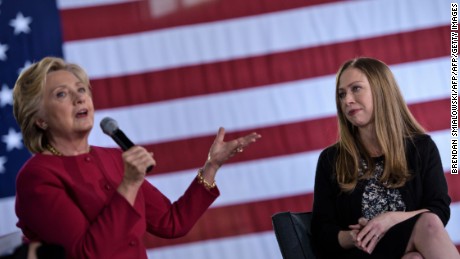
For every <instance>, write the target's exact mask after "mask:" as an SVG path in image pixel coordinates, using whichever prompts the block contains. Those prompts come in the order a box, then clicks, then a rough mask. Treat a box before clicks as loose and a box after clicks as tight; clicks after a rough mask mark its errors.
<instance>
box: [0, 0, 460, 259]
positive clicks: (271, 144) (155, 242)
mask: <svg viewBox="0 0 460 259" xmlns="http://www.w3.org/2000/svg"><path fill="white" fill-rule="evenodd" d="M25 2H28V3H27V6H26V5H25ZM35 2H36V1H23V0H21V1H12V0H3V1H1V2H0V3H1V4H0V76H1V77H0V85H1V87H2V88H1V92H0V93H1V94H0V98H1V99H0V105H1V116H2V117H1V123H2V124H1V131H0V134H1V138H2V139H1V140H2V141H1V142H0V152H1V153H0V180H1V181H0V188H1V189H0V194H1V199H0V211H1V212H0V213H1V214H2V215H0V217H1V218H2V220H1V221H2V222H0V235H1V234H5V233H8V232H11V231H14V230H15V227H14V224H15V220H16V219H15V216H14V177H15V175H16V172H17V169H18V167H19V166H18V165H20V164H21V163H22V162H23V161H24V159H25V158H26V157H27V156H28V153H27V151H25V148H24V146H23V145H21V144H20V138H21V137H20V135H17V133H18V127H17V126H16V125H15V124H14V123H13V117H12V114H11V99H10V98H11V97H10V92H11V88H12V87H13V84H14V80H15V77H17V72H18V69H20V67H23V66H24V65H25V64H26V61H33V60H37V59H39V58H40V57H42V56H44V55H55V56H61V55H62V56H63V57H64V58H65V59H67V60H68V61H70V62H74V63H77V64H79V65H81V66H82V67H83V68H85V69H86V71H87V72H88V74H89V75H90V79H91V84H92V87H93V96H94V103H95V107H96V109H97V110H96V115H95V125H96V127H95V128H94V129H93V131H92V133H91V136H90V142H91V144H93V145H99V146H116V144H115V143H113V141H112V140H111V139H110V138H109V137H107V136H106V135H104V134H103V133H102V131H101V130H100V129H99V128H98V127H97V124H98V123H99V122H100V120H101V119H102V118H104V117H106V116H110V117H112V118H114V119H116V120H117V121H118V124H119V126H120V128H121V129H122V130H123V131H124V132H125V133H126V135H128V136H129V137H130V138H131V139H132V141H133V142H134V143H137V144H140V145H143V146H145V147H146V148H148V149H149V150H151V151H153V152H154V154H155V159H156V161H157V163H158V165H157V166H156V168H155V169H154V172H153V173H152V174H151V175H149V177H148V180H149V181H150V182H151V183H152V184H154V185H155V186H157V187H158V188H159V189H160V190H161V191H162V192H164V193H165V194H166V195H167V196H168V197H169V198H170V199H171V200H175V199H177V198H178V197H179V196H180V195H181V194H182V192H183V191H184V190H185V188H186V187H187V186H188V184H189V183H190V181H191V180H192V179H193V178H194V177H195V176H196V172H197V169H198V168H199V167H200V166H202V165H203V164H204V162H205V160H206V156H207V151H208V148H209V146H210V145H211V143H212V141H213V139H214V136H215V134H216V133H217V129H218V127H219V126H223V127H225V128H226V131H227V135H226V138H233V137H237V136H241V135H244V134H247V133H249V132H252V131H257V132H259V133H261V134H262V136H263V138H262V139H261V140H260V141H258V143H257V144H256V145H254V146H251V147H249V148H247V149H246V150H245V151H244V152H243V153H241V154H238V156H236V157H234V158H232V159H231V160H230V161H228V163H227V164H225V165H224V166H223V167H222V168H221V169H220V170H219V173H218V175H217V179H216V180H217V185H218V186H219V188H220V190H221V197H219V199H218V200H217V201H216V202H215V204H214V205H213V206H212V207H211V208H210V209H209V210H208V211H207V212H206V213H205V215H204V216H203V217H202V219H200V220H199V222H198V223H197V225H196V226H195V227H194V228H193V229H192V231H191V232H190V233H189V234H188V235H187V236H185V237H183V238H179V239H171V240H167V239H160V238H157V237H153V236H151V235H146V237H145V242H146V243H147V245H148V247H149V250H148V254H149V257H150V258H215V257H219V258H221V257H222V258H235V259H236V258H238V259H246V258H247V259H249V258H251V259H252V258H281V254H280V252H279V249H278V245H277V243H276V239H275V236H274V233H273V231H272V225H271V215H273V214H274V213H277V212H280V211H288V210H289V211H308V210H311V205H312V199H313V195H312V191H313V183H314V175H315V167H316V162H317V159H318V155H319V152H320V151H321V150H322V149H324V148H325V147H327V146H328V145H330V144H332V143H334V141H336V139H337V121H336V116H335V114H336V107H335V100H334V84H335V72H336V71H337V69H338V68H339V66H340V65H341V64H342V62H344V61H345V60H347V59H350V58H353V57H357V56H371V57H375V58H378V59H381V60H382V61H384V62H386V63H387V64H388V65H390V67H391V68H392V70H393V72H394V73H395V76H396V78H397V80H398V83H399V85H400V88H401V90H402V92H403V95H404V98H405V99H406V101H407V102H408V104H409V107H410V109H411V111H412V112H413V113H414V116H415V117H416V118H417V119H418V120H419V122H420V123H421V124H422V125H423V126H424V127H425V128H426V129H427V131H428V132H429V134H430V135H431V136H432V137H433V139H434V140H435V142H436V144H437V145H438V148H439V150H440V153H441V157H442V162H443V166H444V170H445V176H446V179H447V181H448V184H449V193H450V195H451V197H452V201H453V202H452V205H451V210H452V216H451V220H450V223H449V224H448V226H447V229H448V232H449V235H450V236H451V238H452V239H453V240H454V243H455V244H456V245H457V247H460V232H459V231H458V229H459V228H460V192H459V188H458V186H459V184H460V180H459V179H460V178H459V177H458V175H452V174H450V168H449V167H450V115H449V114H450V113H449V111H450V99H449V98H450V88H449V85H450V83H449V82H450V77H449V69H450V48H449V46H450V42H449V40H450V5H449V3H448V2H446V1H443V0H436V1H432V0H406V1H398V0H365V1H363V0H349V1H340V0H313V1H305V0H289V1H272V0H252V1H243V0H168V1H164V0H98V1H90V0H59V1H57V9H56V6H55V5H54V3H53V1H40V4H38V3H35ZM44 2H46V5H49V6H47V7H44V6H43V5H45V4H43V3H44ZM34 5H40V6H41V7H32V6H34ZM21 8H23V9H21ZM36 12H40V13H37V14H36ZM58 15H59V16H58ZM41 20H43V22H41ZM39 27H40V28H39ZM59 30H61V31H59ZM60 33H62V36H61V34H60ZM5 35H6V36H8V38H5ZM32 35H33V36H32ZM16 39H18V40H16ZM61 39H62V40H61ZM5 46H6V47H5ZM61 47H62V53H61V52H60V49H61ZM20 48H21V49H20ZM51 49H53V50H51ZM10 70H12V71H10ZM4 74H5V75H6V74H8V77H7V78H6V77H5V78H4V77H3V76H4ZM18 139H19V140H18ZM19 153H20V154H19ZM12 161H15V162H14V163H15V164H16V165H13V163H12ZM3 218H5V219H7V220H3Z"/></svg>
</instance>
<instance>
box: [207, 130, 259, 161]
mask: <svg viewBox="0 0 460 259" xmlns="http://www.w3.org/2000/svg"><path fill="white" fill-rule="evenodd" d="M224 136H225V129H224V128H222V127H221V128H219V131H218V132H217V136H216V139H215V140H214V143H213V144H212V146H211V148H210V149H209V153H208V160H207V161H206V163H209V164H210V165H211V166H213V167H215V168H216V169H217V168H219V167H220V166H222V164H223V163H224V162H225V161H227V160H228V159H229V158H231V157H233V156H234V155H235V154H237V153H241V152H243V151H244V149H245V148H246V147H247V146H248V145H250V144H251V143H253V142H256V140H257V139H259V138H260V137H261V136H260V135H259V134H257V133H255V132H253V133H251V134H248V135H246V136H244V137H239V138H237V139H234V140H230V141H228V142H224Z"/></svg>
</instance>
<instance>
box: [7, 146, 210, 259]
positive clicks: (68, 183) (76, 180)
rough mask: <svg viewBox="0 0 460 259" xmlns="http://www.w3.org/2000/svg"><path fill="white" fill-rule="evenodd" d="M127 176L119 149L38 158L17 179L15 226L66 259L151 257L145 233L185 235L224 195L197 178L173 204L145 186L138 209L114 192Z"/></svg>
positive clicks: (150, 186)
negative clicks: (59, 251)
mask: <svg viewBox="0 0 460 259" xmlns="http://www.w3.org/2000/svg"><path fill="white" fill-rule="evenodd" d="M123 173H124V167H123V161H122V159H121V150H119V149H114V148H101V147H94V146H93V147H91V151H90V153H88V154H84V155H78V156H71V157H65V156H51V155H42V154H36V155H34V156H33V157H32V158H30V159H29V160H28V161H27V162H26V163H25V164H24V166H23V167H22V168H21V170H20V171H19V174H18V177H17V181H16V214H17V216H18V218H19V222H18V224H17V226H18V227H19V228H21V229H22V231H23V233H24V235H25V236H26V237H27V238H28V239H30V240H37V241H42V242H46V243H53V244H59V245H62V246H63V247H64V248H65V250H66V253H67V257H68V258H99V259H103V258H110V259H116V258H147V255H146V249H145V246H144V244H143V235H144V233H145V231H146V230H147V231H148V232H150V233H152V234H154V235H157V236H160V237H166V238H173V237H180V236H183V235H185V234H186V233H187V232H188V231H189V230H190V229H191V228H192V226H193V225H194V224H195V223H196V221H197V220H198V218H200V216H201V215H202V214H203V213H204V212H205V211H206V209H207V208H208V207H209V206H210V205H211V204H212V202H213V201H214V200H215V199H216V198H217V197H218V196H219V191H218V189H217V188H215V189H212V190H211V191H208V190H206V189H205V188H204V187H203V186H202V185H201V184H199V183H198V182H197V180H196V179H195V180H194V181H193V182H192V183H191V185H190V186H189V188H188V189H187V190H186V191H185V193H184V195H183V196H182V197H181V198H179V199H178V200H177V201H176V202H174V203H171V202H170V201H169V199H168V198H166V197H165V196H164V195H163V194H162V193H161V192H160V191H159V190H158V189H157V188H155V187H154V186H152V185H151V184H150V183H149V182H148V181H144V183H143V184H142V187H141V189H140V190H139V192H138V195H137V198H136V201H135V204H134V206H131V205H130V204H129V203H128V201H126V199H125V198H124V197H122V196H121V195H120V194H119V193H118V192H117V191H116V189H117V188H118V185H119V184H120V182H121V181H122V178H123Z"/></svg>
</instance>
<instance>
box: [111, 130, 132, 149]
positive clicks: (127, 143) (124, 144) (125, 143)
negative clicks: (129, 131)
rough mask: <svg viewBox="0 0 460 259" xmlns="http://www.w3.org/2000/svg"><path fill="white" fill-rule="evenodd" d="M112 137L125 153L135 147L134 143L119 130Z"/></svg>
mask: <svg viewBox="0 0 460 259" xmlns="http://www.w3.org/2000/svg"><path fill="white" fill-rule="evenodd" d="M111 137H112V138H113V140H114V141H115V142H116V143H117V144H118V145H119V146H120V147H121V149H123V151H126V150H128V149H130V148H131V147H133V146H134V143H133V142H131V140H130V139H129V138H128V137H126V135H125V133H123V131H121V130H119V129H117V130H116V131H115V132H114V133H113V134H112V136H111Z"/></svg>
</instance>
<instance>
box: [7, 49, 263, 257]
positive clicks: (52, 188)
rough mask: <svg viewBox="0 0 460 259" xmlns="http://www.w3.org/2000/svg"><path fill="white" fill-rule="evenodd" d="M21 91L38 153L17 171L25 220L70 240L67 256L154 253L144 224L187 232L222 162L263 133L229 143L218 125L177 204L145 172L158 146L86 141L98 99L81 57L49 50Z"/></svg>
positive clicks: (209, 198)
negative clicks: (69, 58) (75, 60)
mask: <svg viewBox="0 0 460 259" xmlns="http://www.w3.org/2000/svg"><path fill="white" fill-rule="evenodd" d="M13 98H14V103H13V109H14V116H15V118H16V120H17V122H18V124H19V125H20V127H21V131H22V133H23V138H24V143H25V145H26V146H27V148H28V149H29V150H30V151H31V152H32V153H33V154H34V156H32V157H31V158H30V159H29V160H28V161H27V162H26V163H25V164H24V166H23V167H22V169H21V170H20V172H19V174H18V177H17V186H16V190H17V195H16V214H17V216H18V218H19V222H18V226H19V227H20V228H21V229H22V231H23V233H24V235H25V236H26V237H27V238H28V239H29V240H31V241H37V242H42V243H51V244H56V245H60V246H62V247H63V248H64V249H65V252H66V254H67V256H66V258H111V259H116V258H147V254H146V250H145V247H144V244H143V236H144V233H145V232H146V231H148V232H150V233H152V234H154V235H157V236H162V237H167V238H174V237H180V236H183V235H185V234H186V233H187V232H188V231H189V230H190V229H191V228H192V227H193V225H194V224H195V222H196V221H197V220H198V219H199V218H200V216H201V215H202V214H203V213H204V212H205V211H206V210H207V208H208V207H209V206H210V205H211V203H212V202H213V201H214V200H215V199H216V198H217V197H218V196H219V190H218V188H217V187H216V184H215V182H214V177H215V175H216V173H217V170H218V169H219V167H220V166H221V165H222V164H223V163H224V162H225V161H226V160H227V159H229V158H230V157H232V156H233V155H235V154H237V153H238V152H241V151H242V150H243V148H245V147H246V146H247V145H249V144H251V143H253V142H255V141H256V140H257V139H258V138H259V137H260V135H259V134H256V133H252V134H249V135H246V136H244V137H240V138H238V139H235V140H231V141H228V142H224V135H225V131H224V129H223V128H220V129H219V131H218V133H217V136H216V139H215V141H214V143H213V144H212V146H211V147H210V150H209V154H208V155H207V154H203V156H204V157H206V156H207V157H208V159H207V160H206V162H205V163H204V166H203V167H202V168H201V169H198V170H197V171H198V174H197V177H196V178H194V179H193V181H191V183H190V186H189V187H188V189H187V190H185V192H184V194H183V196H182V197H181V198H179V199H178V200H177V201H176V202H174V203H172V202H170V201H169V199H168V198H166V197H165V196H164V195H163V194H162V193H161V192H160V191H159V190H158V189H156V188H155V187H154V186H153V185H151V184H150V183H149V182H148V181H146V180H144V178H145V175H146V168H147V167H149V166H150V165H155V163H156V162H155V160H154V158H153V154H152V153H150V152H148V151H147V150H146V149H145V148H143V147H141V146H134V147H131V148H130V149H128V150H127V151H125V152H122V151H121V150H120V149H118V148H103V147H97V146H92V145H90V144H89V143H88V136H89V133H90V131H91V129H92V128H93V123H94V106H93V100H92V95H91V88H90V84H89V80H88V76H87V75H86V73H85V71H83V69H82V68H81V67H79V66H78V65H75V64H68V63H66V62H65V61H64V60H62V59H59V58H52V57H48V58H44V59H43V60H41V61H39V62H37V63H35V64H33V65H32V66H30V67H29V68H28V69H27V70H25V71H24V72H22V73H21V75H20V76H19V78H18V80H17V82H16V85H15V87H14V92H13ZM179 157H180V154H178V158H179Z"/></svg>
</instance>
